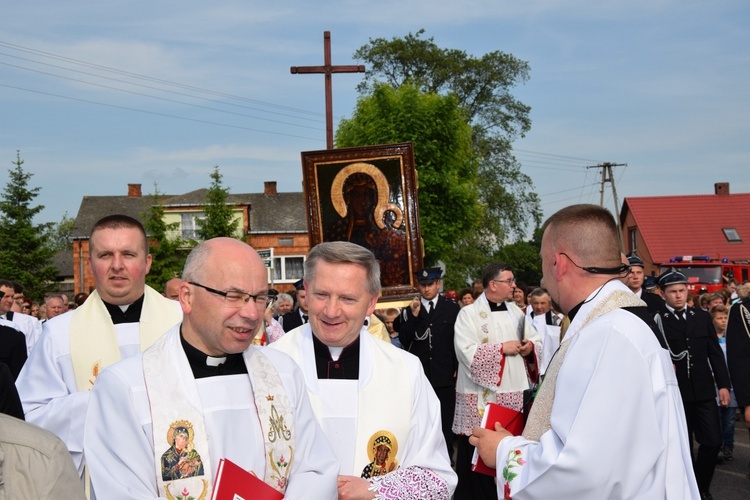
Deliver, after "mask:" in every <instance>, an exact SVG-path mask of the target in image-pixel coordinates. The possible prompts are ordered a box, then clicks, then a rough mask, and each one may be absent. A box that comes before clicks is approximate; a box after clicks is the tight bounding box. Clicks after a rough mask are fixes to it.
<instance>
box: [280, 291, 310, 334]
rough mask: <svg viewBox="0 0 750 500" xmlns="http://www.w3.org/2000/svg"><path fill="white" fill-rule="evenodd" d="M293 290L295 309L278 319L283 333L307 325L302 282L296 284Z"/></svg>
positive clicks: (305, 296)
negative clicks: (294, 291) (295, 298)
mask: <svg viewBox="0 0 750 500" xmlns="http://www.w3.org/2000/svg"><path fill="white" fill-rule="evenodd" d="M294 288H296V289H297V307H296V308H295V309H294V310H293V311H290V312H288V313H286V314H284V315H283V316H281V318H279V323H281V326H282V328H284V331H285V332H290V331H292V330H294V329H295V328H297V327H298V326H302V325H304V324H305V323H307V292H306V291H305V286H304V284H303V280H299V281H298V282H296V283H295V284H294Z"/></svg>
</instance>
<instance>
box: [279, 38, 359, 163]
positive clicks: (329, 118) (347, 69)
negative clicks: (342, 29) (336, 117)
mask: <svg viewBox="0 0 750 500" xmlns="http://www.w3.org/2000/svg"><path fill="white" fill-rule="evenodd" d="M291 70H292V74H293V75H295V74H297V73H323V74H324V75H325V76H326V148H327V149H333V105H332V104H331V100H332V98H331V94H332V92H331V75H332V74H333V73H364V72H365V67H364V66H362V65H360V66H354V65H351V66H333V65H332V64H331V32H330V31H324V32H323V66H292V67H291Z"/></svg>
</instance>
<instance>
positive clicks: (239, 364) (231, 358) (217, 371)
mask: <svg viewBox="0 0 750 500" xmlns="http://www.w3.org/2000/svg"><path fill="white" fill-rule="evenodd" d="M180 342H181V343H182V349H183V350H184V351H185V355H186V356H187V359H188V363H190V369H191V370H192V371H193V377H195V378H196V379H199V378H206V377H215V376H218V375H241V374H243V373H247V366H246V365H245V360H244V359H243V357H242V353H241V352H240V353H237V354H227V355H226V360H225V361H224V362H223V363H220V364H218V365H216V366H213V365H209V364H208V363H206V361H207V359H208V355H207V354H204V353H202V352H201V351H199V350H198V349H196V348H195V347H193V346H191V345H190V344H188V343H187V341H186V340H185V337H183V336H182V326H180Z"/></svg>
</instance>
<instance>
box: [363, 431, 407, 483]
mask: <svg viewBox="0 0 750 500" xmlns="http://www.w3.org/2000/svg"><path fill="white" fill-rule="evenodd" d="M397 453H398V441H396V436H394V435H393V434H391V433H390V432H388V431H378V432H376V433H375V434H373V435H372V436H371V437H370V440H369V441H368V442H367V457H368V458H369V459H370V463H369V464H367V465H366V466H365V468H364V469H362V476H361V477H363V478H364V479H370V478H371V477H378V476H385V475H386V474H388V473H389V472H393V471H394V470H396V469H397V468H398V461H397V460H396V454H397Z"/></svg>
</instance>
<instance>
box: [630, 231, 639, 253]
mask: <svg viewBox="0 0 750 500" xmlns="http://www.w3.org/2000/svg"><path fill="white" fill-rule="evenodd" d="M628 240H629V241H628V246H629V247H630V253H635V252H637V251H638V229H637V228H635V227H630V228H628Z"/></svg>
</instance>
